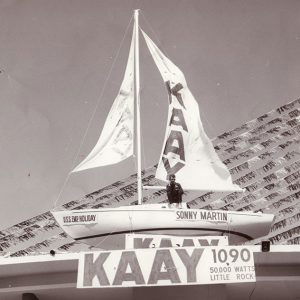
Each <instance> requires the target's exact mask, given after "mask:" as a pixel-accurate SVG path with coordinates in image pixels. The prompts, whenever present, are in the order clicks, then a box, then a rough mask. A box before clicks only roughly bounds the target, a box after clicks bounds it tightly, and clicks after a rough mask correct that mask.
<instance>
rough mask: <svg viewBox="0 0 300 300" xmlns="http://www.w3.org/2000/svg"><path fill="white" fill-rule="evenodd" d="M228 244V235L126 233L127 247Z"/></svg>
mask: <svg viewBox="0 0 300 300" xmlns="http://www.w3.org/2000/svg"><path fill="white" fill-rule="evenodd" d="M205 246H228V237H227V236H203V237H191V236H185V237H183V236H171V235H154V234H152V235H150V234H126V238H125V247H126V249H140V248H143V249H145V248H169V247H205Z"/></svg>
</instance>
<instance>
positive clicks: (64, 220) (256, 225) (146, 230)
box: [52, 204, 274, 250]
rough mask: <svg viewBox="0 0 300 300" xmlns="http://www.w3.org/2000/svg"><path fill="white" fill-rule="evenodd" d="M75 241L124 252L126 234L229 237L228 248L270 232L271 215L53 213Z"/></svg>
mask: <svg viewBox="0 0 300 300" xmlns="http://www.w3.org/2000/svg"><path fill="white" fill-rule="evenodd" d="M52 214H53V216H54V217H55V219H56V221H57V222H58V224H59V225H60V226H61V228H62V229H63V230H64V231H65V232H66V233H67V234H68V235H69V236H71V237H72V238H73V239H74V240H76V241H80V242H83V243H86V244H88V245H91V246H94V247H97V248H100V249H109V250H112V249H124V248H125V235H126V234H129V233H135V234H157V235H174V236H193V237H197V236H199V237H200V236H214V235H215V236H222V235H226V236H228V241H229V244H230V245H237V244H242V243H244V242H246V241H248V240H252V239H256V238H258V237H261V236H264V235H266V234H268V233H269V230H270V227H271V224H272V222H273V218H274V216H273V215H271V214H262V213H250V212H235V211H221V210H220V211H215V210H214V211H211V210H203V209H184V208H183V209H176V208H169V207H168V206H167V205H161V204H159V205H157V204H154V205H138V206H124V207H118V208H106V209H84V210H71V211H54V212H52Z"/></svg>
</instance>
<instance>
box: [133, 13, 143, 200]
mask: <svg viewBox="0 0 300 300" xmlns="http://www.w3.org/2000/svg"><path fill="white" fill-rule="evenodd" d="M134 37H135V39H134V74H135V75H134V86H135V88H134V92H135V93H134V96H135V105H136V113H135V115H136V160H137V185H138V204H142V199H143V195H142V160H141V117H140V58H139V10H138V9H136V10H134Z"/></svg>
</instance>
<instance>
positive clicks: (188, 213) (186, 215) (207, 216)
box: [176, 209, 228, 222]
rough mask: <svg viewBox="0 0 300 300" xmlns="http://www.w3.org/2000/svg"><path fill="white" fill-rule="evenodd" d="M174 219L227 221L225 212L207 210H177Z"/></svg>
mask: <svg viewBox="0 0 300 300" xmlns="http://www.w3.org/2000/svg"><path fill="white" fill-rule="evenodd" d="M176 220H178V221H182V220H184V221H201V220H203V221H210V222H227V220H228V215H227V212H216V211H209V210H191V209H189V210H183V209H180V210H177V211H176Z"/></svg>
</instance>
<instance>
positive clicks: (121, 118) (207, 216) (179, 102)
mask: <svg viewBox="0 0 300 300" xmlns="http://www.w3.org/2000/svg"><path fill="white" fill-rule="evenodd" d="M138 21H139V10H135V11H134V25H133V33H132V40H131V45H130V50H129V57H128V61H127V66H126V70H125V75H124V79H123V82H122V84H121V87H120V90H119V93H118V95H117V97H116V99H115V101H114V103H113V105H112V108H111V110H110V112H109V114H108V117H107V119H106V122H105V124H104V128H103V130H102V133H101V135H100V138H99V140H98V142H97V144H96V145H95V147H94V148H93V150H92V151H91V152H90V154H89V155H88V156H87V157H86V158H85V159H84V160H83V161H82V162H81V163H80V164H79V165H78V166H77V167H76V168H75V169H74V170H73V171H72V172H78V171H82V170H87V169H90V168H95V167H101V166H106V165H111V164H116V163H118V162H121V161H122V160H124V159H126V158H128V157H130V156H133V154H134V148H136V151H135V157H136V159H137V187H138V189H137V192H138V193H137V194H138V195H137V197H138V205H131V206H120V207H116V208H100V209H80V210H70V211H68V210H59V211H52V214H53V216H54V217H55V219H56V221H57V222H58V224H59V225H60V226H61V228H63V230H64V231H65V232H66V233H67V234H68V235H69V236H71V237H72V238H73V239H74V240H76V241H80V242H83V243H87V244H89V245H92V246H94V247H99V248H101V249H122V248H124V247H125V235H126V234H128V233H134V234H158V235H160V234H162V235H173V236H193V237H198V236H212V235H217V236H222V235H227V236H228V237H229V243H230V244H240V243H243V242H245V241H248V240H252V239H256V238H258V237H261V236H264V235H266V234H268V233H269V230H270V226H271V224H272V222H273V219H274V215H272V214H264V213H254V212H248V211H247V212H238V211H222V210H204V209H189V208H188V207H187V205H186V204H185V203H183V204H182V207H180V208H179V207H171V206H170V205H168V204H167V203H158V204H143V203H142V199H143V189H145V188H152V189H154V188H160V189H161V188H164V187H162V186H158V187H157V186H156V187H155V186H154V187H153V186H152V187H144V186H143V184H142V167H141V131H140V127H141V126H140V84H139V80H140V79H139V72H140V70H139V34H140V31H141V33H142V35H143V37H144V39H145V41H146V45H147V47H148V48H149V50H150V53H151V56H152V57H153V60H154V62H155V64H156V66H157V68H158V70H159V72H160V74H161V76H162V78H163V81H164V83H165V85H166V87H167V91H168V95H169V99H168V100H169V108H168V120H167V128H166V132H165V139H164V144H163V147H162V151H161V155H160V159H159V163H158V166H157V170H156V174H155V177H156V178H157V179H159V180H161V181H163V182H166V181H167V180H168V176H169V175H170V174H175V175H176V178H177V181H178V182H180V184H181V185H182V187H183V189H184V190H200V191H217V192H220V191H222V192H236V191H238V192H243V190H242V189H241V188H240V187H239V186H237V185H236V184H234V183H233V182H232V179H231V176H230V173H229V171H228V170H227V168H226V166H225V165H224V164H223V163H222V161H221V160H220V159H219V157H218V156H217V154H216V153H215V150H214V148H213V145H212V143H211V141H210V140H209V138H208V137H207V135H206V133H205V132H204V129H203V126H202V123H201V119H200V113H199V107H198V103H197V102H196V100H195V99H194V97H193V95H192V93H191V92H190V90H189V88H188V86H187V83H186V80H185V76H184V74H183V73H182V71H181V70H180V69H179V68H178V67H177V66H176V65H175V64H174V63H173V62H171V61H170V60H169V59H168V58H167V57H166V56H165V55H164V54H163V53H162V52H161V50H160V49H159V48H158V47H157V46H156V45H155V44H154V42H153V41H152V40H151V39H150V38H149V36H148V35H147V34H146V33H145V32H144V31H143V30H142V29H140V27H139V24H138ZM135 120H136V121H135ZM134 123H136V126H134ZM134 127H135V128H134ZM135 142H136V146H134V144H135Z"/></svg>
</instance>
